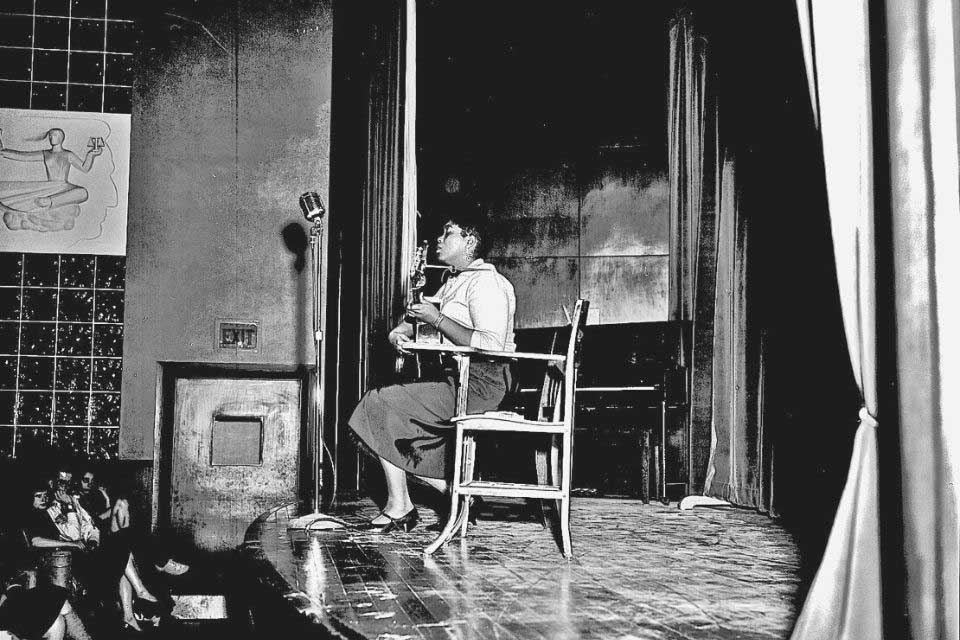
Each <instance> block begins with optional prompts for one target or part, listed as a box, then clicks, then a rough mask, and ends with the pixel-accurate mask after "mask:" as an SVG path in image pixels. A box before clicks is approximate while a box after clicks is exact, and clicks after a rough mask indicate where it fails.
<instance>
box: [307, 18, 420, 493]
mask: <svg viewBox="0 0 960 640" xmlns="http://www.w3.org/2000/svg"><path fill="white" fill-rule="evenodd" d="M414 11H415V4H414V0H389V1H387V2H377V3H350V2H341V3H335V6H334V46H333V100H332V114H331V121H332V127H331V172H330V176H331V177H330V197H331V206H330V211H331V213H330V216H329V220H330V227H329V228H330V242H329V243H328V260H329V268H328V270H327V274H328V278H327V294H328V295H327V312H326V322H327V325H326V326H327V336H326V341H325V345H326V361H325V362H326V365H325V371H324V377H325V380H326V394H325V404H324V407H325V417H326V420H325V429H324V435H325V438H326V443H327V445H328V447H330V448H331V449H332V450H333V455H332V458H333V460H332V461H331V462H332V463H333V464H334V465H335V467H336V477H337V479H338V486H339V488H340V489H341V490H342V491H346V492H350V491H355V490H357V489H358V486H359V480H360V458H359V456H358V453H357V451H356V449H355V447H354V446H352V444H351V443H350V442H349V438H347V437H346V432H347V427H346V421H347V419H348V418H349V417H350V414H351V413H352V411H353V408H354V407H355V406H356V404H357V401H358V400H359V399H360V396H361V395H362V394H363V393H364V391H366V390H367V389H368V388H369V387H370V386H371V385H374V384H377V383H381V382H385V381H387V380H388V377H389V376H390V375H391V373H392V371H393V363H394V358H393V353H392V350H390V349H389V348H388V345H387V341H386V334H387V333H388V332H389V330H390V329H391V328H392V326H393V324H394V323H395V322H396V320H397V319H398V317H399V315H400V313H401V312H402V309H403V306H404V294H405V287H406V285H407V274H406V270H407V268H408V266H409V263H410V260H409V257H408V256H409V249H410V247H411V246H412V245H413V243H414V241H415V238H413V237H412V235H411V232H410V229H413V228H415V218H414V216H415V212H416V190H415V188H412V187H411V185H416V173H415V168H414V166H413V164H414V163H413V155H414V154H413V148H414V145H413V130H414V113H413V111H414V109H415V96H414V92H415V91H414V89H415V84H414V81H413V77H412V74H413V73H414V71H415V70H414V69H413V65H412V64H411V65H407V64H406V63H407V61H408V60H410V61H413V60H414V58H415V55H413V51H414V47H415V41H414V39H413V38H414V33H415V17H414ZM333 484H334V483H331V482H327V483H326V486H325V487H324V491H326V492H328V495H329V492H330V491H331V490H332V488H333Z"/></svg>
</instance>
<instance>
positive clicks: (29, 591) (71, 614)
mask: <svg viewBox="0 0 960 640" xmlns="http://www.w3.org/2000/svg"><path fill="white" fill-rule="evenodd" d="M28 575H29V574H27V573H21V574H20V575H18V576H17V577H16V578H14V579H13V580H10V581H8V582H7V583H6V585H5V588H4V590H3V593H2V594H0V640H7V638H8V637H9V638H11V639H18V640H40V639H41V638H43V639H44V640H61V638H64V637H67V638H73V639H74V640H92V639H91V636H90V634H89V633H88V632H87V628H86V626H84V624H83V621H82V620H81V619H80V616H78V615H77V613H76V611H74V609H73V606H72V605H71V604H70V600H69V599H68V595H69V594H68V592H67V590H66V589H64V588H63V587H58V586H56V585H52V584H38V585H36V586H31V585H30V582H31V581H30V580H28Z"/></svg>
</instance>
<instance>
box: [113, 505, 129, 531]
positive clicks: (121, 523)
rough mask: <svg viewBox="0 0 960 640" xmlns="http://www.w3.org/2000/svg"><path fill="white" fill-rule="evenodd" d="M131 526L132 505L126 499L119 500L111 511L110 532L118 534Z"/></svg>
mask: <svg viewBox="0 0 960 640" xmlns="http://www.w3.org/2000/svg"><path fill="white" fill-rule="evenodd" d="M129 526H130V503H128V502H127V501H126V499H124V498H117V501H116V502H114V503H113V509H112V510H111V511H110V531H112V532H114V533H116V532H117V531H120V530H121V529H126V528H127V527H129Z"/></svg>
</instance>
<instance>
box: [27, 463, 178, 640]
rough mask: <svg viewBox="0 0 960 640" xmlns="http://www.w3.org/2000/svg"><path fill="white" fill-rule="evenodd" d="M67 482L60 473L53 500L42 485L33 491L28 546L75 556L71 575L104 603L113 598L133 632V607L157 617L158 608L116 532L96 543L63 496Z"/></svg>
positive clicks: (86, 520) (82, 516) (91, 528)
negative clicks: (64, 550) (69, 551)
mask: <svg viewBox="0 0 960 640" xmlns="http://www.w3.org/2000/svg"><path fill="white" fill-rule="evenodd" d="M70 482H71V478H69V477H66V476H65V474H64V473H62V472H61V473H58V474H57V476H56V478H55V480H54V481H53V482H52V483H51V484H52V486H54V487H56V490H55V491H54V492H53V495H50V492H49V491H48V490H47V487H44V486H43V485H38V486H36V487H35V488H34V491H33V509H31V510H30V515H29V516H28V519H27V522H26V523H25V524H26V526H25V530H26V533H27V537H28V539H29V540H30V544H31V545H32V546H33V547H36V548H53V547H60V548H69V549H73V550H75V552H74V554H73V571H74V575H75V576H79V577H80V580H81V582H82V583H84V584H85V585H86V586H87V587H89V588H90V589H91V590H92V591H94V592H95V593H97V595H98V596H99V597H100V598H101V599H102V600H104V601H110V600H113V598H114V595H113V594H116V595H117V596H119V600H120V607H121V609H122V612H123V621H124V626H125V627H127V628H130V629H133V630H136V631H139V630H140V626H139V624H138V622H137V618H136V615H135V612H134V604H135V603H136V605H137V606H138V608H139V609H142V610H144V611H148V612H156V613H157V614H158V615H159V611H158V607H159V604H158V602H157V598H156V597H155V596H154V595H153V594H152V593H150V591H149V590H148V589H147V587H146V586H145V585H144V584H143V580H142V579H141V578H140V574H139V572H138V570H137V567H136V564H135V563H134V561H133V555H132V553H131V548H130V540H129V537H128V536H127V535H126V532H125V531H123V530H121V531H118V532H116V533H114V534H112V535H109V536H106V537H105V538H104V539H103V540H101V537H100V530H99V529H98V528H97V527H96V525H95V524H94V521H93V517H92V516H91V515H90V514H89V513H87V511H86V510H85V509H84V508H83V507H82V506H81V505H80V502H79V500H78V499H77V497H76V496H75V495H71V494H70V493H69V490H68V489H69V486H70ZM135 597H136V600H135V599H134V598H135ZM148 617H153V616H148Z"/></svg>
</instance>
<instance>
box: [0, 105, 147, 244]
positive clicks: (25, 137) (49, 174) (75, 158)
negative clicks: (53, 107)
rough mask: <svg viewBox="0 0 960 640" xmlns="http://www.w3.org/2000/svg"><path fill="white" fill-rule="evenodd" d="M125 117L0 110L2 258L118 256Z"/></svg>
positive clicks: (122, 222)
mask: <svg viewBox="0 0 960 640" xmlns="http://www.w3.org/2000/svg"><path fill="white" fill-rule="evenodd" d="M129 149H130V118H129V116H126V115H116V114H101V113H69V112H68V113H65V112H49V111H47V112H45V111H25V110H14V109H3V110H0V216H2V220H3V226H2V227H0V251H24V252H39V253H100V254H114V255H123V254H124V253H125V248H126V247H125V245H126V208H127V184H128V178H129V175H128V173H129V167H128V164H129Z"/></svg>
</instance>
